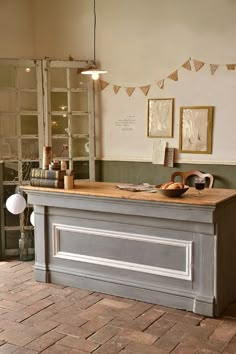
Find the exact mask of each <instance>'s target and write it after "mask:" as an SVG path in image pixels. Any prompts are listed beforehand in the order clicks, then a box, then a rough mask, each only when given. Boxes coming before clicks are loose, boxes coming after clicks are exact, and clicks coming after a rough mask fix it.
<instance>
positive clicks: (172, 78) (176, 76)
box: [167, 70, 179, 81]
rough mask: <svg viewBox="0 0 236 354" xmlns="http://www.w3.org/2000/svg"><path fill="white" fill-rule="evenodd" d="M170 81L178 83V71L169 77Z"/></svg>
mask: <svg viewBox="0 0 236 354" xmlns="http://www.w3.org/2000/svg"><path fill="white" fill-rule="evenodd" d="M167 77H168V79H171V80H173V81H178V79H179V78H178V70H175V71H174V72H173V73H172V74H170V75H169V76H167Z"/></svg>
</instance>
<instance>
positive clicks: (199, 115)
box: [179, 106, 213, 154]
mask: <svg viewBox="0 0 236 354" xmlns="http://www.w3.org/2000/svg"><path fill="white" fill-rule="evenodd" d="M179 126H180V132H179V141H180V146H179V151H180V152H184V153H185V152H186V153H196V154H211V153H212V128H213V107H211V106H210V107H208V106H207V107H205V106H200V107H180V125H179Z"/></svg>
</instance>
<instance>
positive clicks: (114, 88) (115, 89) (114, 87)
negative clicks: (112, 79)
mask: <svg viewBox="0 0 236 354" xmlns="http://www.w3.org/2000/svg"><path fill="white" fill-rule="evenodd" d="M120 88H121V86H117V85H113V90H114V92H115V94H117V93H118V91H119V89H120Z"/></svg>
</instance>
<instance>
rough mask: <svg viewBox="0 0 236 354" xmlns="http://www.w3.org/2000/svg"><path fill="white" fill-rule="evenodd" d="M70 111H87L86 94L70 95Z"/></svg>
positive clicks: (74, 93) (75, 93)
mask: <svg viewBox="0 0 236 354" xmlns="http://www.w3.org/2000/svg"><path fill="white" fill-rule="evenodd" d="M71 110H72V111H86V112H87V111H88V95H87V92H72V93H71Z"/></svg>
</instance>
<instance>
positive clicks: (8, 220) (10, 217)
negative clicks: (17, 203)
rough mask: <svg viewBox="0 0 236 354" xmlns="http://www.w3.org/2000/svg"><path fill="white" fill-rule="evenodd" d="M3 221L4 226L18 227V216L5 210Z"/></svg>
mask: <svg viewBox="0 0 236 354" xmlns="http://www.w3.org/2000/svg"><path fill="white" fill-rule="evenodd" d="M4 221H5V226H19V224H20V220H19V215H15V214H12V213H10V212H9V211H8V210H7V209H4Z"/></svg>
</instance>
